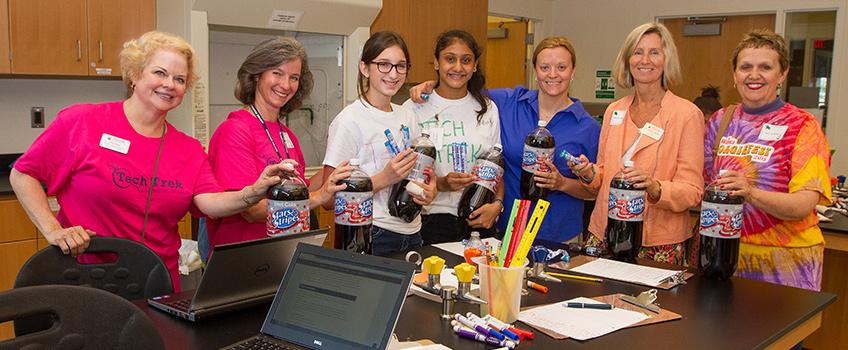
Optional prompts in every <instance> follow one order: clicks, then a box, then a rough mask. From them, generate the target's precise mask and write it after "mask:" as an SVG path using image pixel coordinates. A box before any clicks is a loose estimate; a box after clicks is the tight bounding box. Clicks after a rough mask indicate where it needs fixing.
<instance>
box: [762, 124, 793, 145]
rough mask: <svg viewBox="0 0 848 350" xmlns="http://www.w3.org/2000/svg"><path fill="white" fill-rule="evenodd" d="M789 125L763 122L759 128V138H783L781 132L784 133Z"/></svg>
mask: <svg viewBox="0 0 848 350" xmlns="http://www.w3.org/2000/svg"><path fill="white" fill-rule="evenodd" d="M788 128H789V127H788V126H786V125H771V124H768V123H767V124H763V128H762V129H760V136H759V139H760V140H763V141H777V140H780V139H782V138H783V134H785V133H786V129H788Z"/></svg>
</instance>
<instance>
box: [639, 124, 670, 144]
mask: <svg viewBox="0 0 848 350" xmlns="http://www.w3.org/2000/svg"><path fill="white" fill-rule="evenodd" d="M639 132H640V133H642V135H645V136H647V137H650V138H652V139H654V140H657V141H659V139H660V138H662V135H663V133H664V132H665V130H663V129H662V128H660V127H658V126H656V125H654V124H651V123H645V126H643V127H642V129H640V130H639Z"/></svg>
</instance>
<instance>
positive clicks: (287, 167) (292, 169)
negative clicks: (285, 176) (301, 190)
mask: <svg viewBox="0 0 848 350" xmlns="http://www.w3.org/2000/svg"><path fill="white" fill-rule="evenodd" d="M283 169H285V170H288V171H294V165H291V163H283Z"/></svg>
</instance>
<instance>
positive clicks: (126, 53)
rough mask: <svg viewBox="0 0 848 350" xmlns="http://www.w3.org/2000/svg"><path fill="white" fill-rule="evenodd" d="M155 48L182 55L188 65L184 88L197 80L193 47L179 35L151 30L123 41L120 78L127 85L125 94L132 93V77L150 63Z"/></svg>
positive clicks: (190, 86)
mask: <svg viewBox="0 0 848 350" xmlns="http://www.w3.org/2000/svg"><path fill="white" fill-rule="evenodd" d="M157 50H171V51H174V52H176V53H178V54H180V55H182V56H183V57H184V58H185V60H186V64H187V66H188V74H187V76H186V88H188V89H189V90H190V89H191V88H192V87H193V86H194V83H195V82H197V78H198V77H197V75H196V74H195V73H194V67H195V66H196V63H197V62H196V58H195V54H194V49H193V48H192V47H191V45H189V43H188V42H186V41H185V39H183V38H180V37H179V36H176V35H173V34H170V33H165V32H158V31H151V32H147V33H144V34H142V35H141V37H139V38H138V39H133V40H130V41H127V42H125V43H124V48H123V50H121V53H120V55H119V56H120V59H121V78H122V79H123V80H124V85H126V86H127V95H128V96H131V95H132V90H133V89H132V88H133V82H132V80H133V79H137V78H138V77H140V76H141V72H142V71H143V70H144V67H146V66H147V64H148V63H150V59H151V58H152V57H153V54H155V53H156V51H157Z"/></svg>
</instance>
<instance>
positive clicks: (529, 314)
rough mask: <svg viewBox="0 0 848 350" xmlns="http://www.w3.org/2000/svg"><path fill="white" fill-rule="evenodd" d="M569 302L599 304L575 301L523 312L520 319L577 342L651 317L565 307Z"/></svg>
mask: <svg viewBox="0 0 848 350" xmlns="http://www.w3.org/2000/svg"><path fill="white" fill-rule="evenodd" d="M568 302H577V303H587V304H597V303H598V301H597V300H592V299H589V298H584V297H580V298H574V299H571V300H566V301H563V302H559V303H555V304H550V305H546V306H540V307H537V308H533V309H529V310H525V311H521V313H519V314H518V320H520V321H522V322H524V323H527V324H530V325H535V326H539V327H542V328H547V329H550V330H552V331H554V332H557V333H560V334H562V335H565V336H567V337H569V338H574V339H577V340H586V339H592V338H596V337H600V336H602V335H604V334H608V333H612V332H615V331H617V330H619V329H622V328H624V327H627V326H630V325H633V324H635V323H637V322H640V321H642V320H645V319H647V318H648V316H647V315H645V314H643V313H640V312H635V311H630V310H625V309H620V308H615V309H612V310H597V309H577V308H570V307H565V305H566V303H568Z"/></svg>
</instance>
